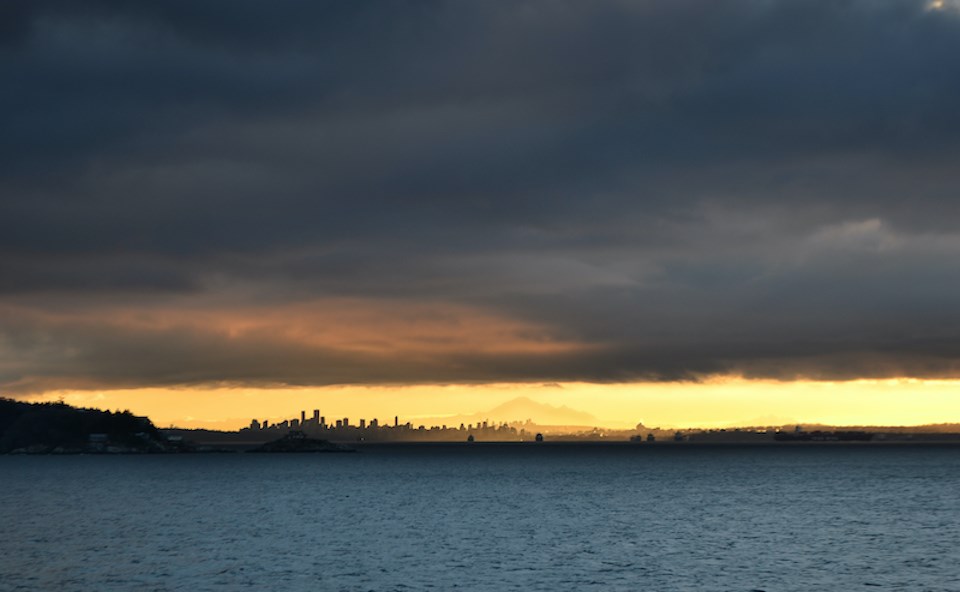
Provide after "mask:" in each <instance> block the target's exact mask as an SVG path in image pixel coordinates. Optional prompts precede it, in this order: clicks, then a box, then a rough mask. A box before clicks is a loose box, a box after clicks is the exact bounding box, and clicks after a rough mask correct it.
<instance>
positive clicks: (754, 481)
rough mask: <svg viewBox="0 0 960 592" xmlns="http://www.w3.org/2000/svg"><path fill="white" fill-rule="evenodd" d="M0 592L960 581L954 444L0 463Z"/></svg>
mask: <svg viewBox="0 0 960 592" xmlns="http://www.w3.org/2000/svg"><path fill="white" fill-rule="evenodd" d="M0 479H2V487H0V527H2V530H3V532H2V536H0V590H2V591H4V592H6V591H11V590H42V591H48V590H49V591H71V590H76V591H85V592H86V591H94V590H96V591H110V590H124V591H126V590H137V591H141V590H142V591H148V590H185V591H186V590H189V591H203V590H211V591H228V590H247V589H249V590H287V591H299V590H311V591H312V590H319V591H324V590H348V591H368V590H376V591H383V590H457V589H462V590H491V591H504V590H525V591H530V590H551V591H553V590H578V591H579V590H604V591H608V590H630V591H635V590H665V591H669V590H709V591H714V590H742V591H745V592H746V591H752V590H766V591H785V590H911V591H923V590H931V591H932V590H952V591H956V590H960V448H952V447H926V446H925V447H885V446H869V445H867V446H816V445H813V446H809V447H805V446H784V447H776V446H770V447H697V446H676V447H668V446H663V447H645V446H644V445H634V446H629V445H622V446H609V445H608V446H599V445H597V446H589V445H569V446H567V445H536V444H530V443H528V444H522V445H481V444H478V445H472V446H470V445H450V446H422V445H421V446H393V447H390V446H379V447H378V446H367V447H364V448H363V449H362V451H361V452H359V453H357V454H343V455H337V454H330V455H324V454H317V455H252V454H222V455H183V456H146V457H136V456H73V457H22V456H19V457H10V456H8V457H0Z"/></svg>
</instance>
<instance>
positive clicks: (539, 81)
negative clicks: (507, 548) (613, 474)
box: [0, 0, 960, 392]
mask: <svg viewBox="0 0 960 592" xmlns="http://www.w3.org/2000/svg"><path fill="white" fill-rule="evenodd" d="M0 77H2V78H0V79H2V80H3V81H4V82H3V89H2V90H0V138H3V140H2V141H0V385H2V386H0V388H4V389H5V390H7V391H12V392H36V391H43V390H48V389H55V388H74V387H77V388H87V387H90V388H93V387H98V388H99V387H111V386H124V387H128V386H138V385H178V384H200V383H214V382H224V383H245V384H271V385H276V384H340V383H409V382H449V381H454V382H455V381H464V382H486V381H503V380H511V381H513V380H517V381H523V380H531V381H533V380H536V381H540V380H591V381H622V380H638V379H657V380H689V379H697V378H699V377H702V376H705V375H710V374H715V373H724V374H726V373H740V374H744V375H747V376H757V377H774V378H782V379H792V378H800V377H806V378H832V379H847V378H857V377H880V376H916V377H933V376H936V377H946V376H952V377H958V376H960V345H958V344H960V312H957V307H956V305H955V303H956V302H957V301H958V298H960V268H958V265H957V261H958V260H960V228H958V220H960V200H958V195H957V191H958V189H957V188H958V187H960V183H958V181H960V170H958V169H957V167H956V163H957V162H958V157H960V111H958V109H957V107H956V105H958V104H960V10H958V9H957V5H956V4H954V3H951V2H949V1H948V2H944V3H938V5H937V7H933V6H932V5H931V4H930V3H928V2H920V1H913V0H862V1H857V0H823V1H821V0H807V1H804V2H793V1H788V0H736V1H734V0H682V1H673V2H654V1H640V0H638V1H627V0H622V1H615V0H610V1H598V2H580V1H573V0H571V1H567V2H565V1H554V0H550V1H548V0H529V1H526V2H514V3H487V2H454V1H430V0H423V1H413V0H411V1H409V2H393V3H312V2H293V1H279V2H271V3H263V2H252V1H249V2H248V1H237V0H231V1H209V2H197V1H192V0H191V1H186V0H184V1H179V0H173V1H167V2H162V3H143V2H139V3H131V2H120V1H116V2H115V1H110V0H100V1H86V2H84V1H79V2H78V1H75V0H74V1H62V2H53V1H50V2H44V1H42V0H41V1H22V2H18V1H13V2H7V3H4V4H3V6H2V7H0ZM289 311H298V313H297V314H292V313H290V312H289ZM357 311H363V312H362V314H361V313H358V312H357ZM331 326H333V327H335V328H336V330H335V331H333V330H328V329H327V328H329V327H331ZM364 344H366V345H364Z"/></svg>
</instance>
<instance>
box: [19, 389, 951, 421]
mask: <svg viewBox="0 0 960 592" xmlns="http://www.w3.org/2000/svg"><path fill="white" fill-rule="evenodd" d="M958 393H960V380H919V379H908V378H903V379H885V380H855V381H847V382H814V381H794V382H775V381H762V380H747V379H743V378H738V377H724V378H715V379H711V380H708V381H705V382H701V383H626V384H592V383H583V382H574V383H550V384H508V383H498V384H487V385H463V384H456V385H410V386H336V387H298V388H242V387H238V388H226V387H220V388H216V387H210V388H193V387H191V388H140V389H122V390H101V391H59V392H49V393H46V394H44V395H41V396H38V397H35V398H33V399H32V400H47V401H53V400H59V399H62V400H63V401H64V402H66V403H69V404H71V405H76V406H81V407H95V408H100V409H113V410H118V409H129V410H130V411H132V412H133V413H135V414H138V415H146V416H148V417H150V418H151V419H152V420H153V421H154V423H156V424H157V425H158V426H168V425H175V426H178V427H191V428H211V429H237V428H240V427H243V426H245V425H247V424H248V423H249V422H250V420H251V419H252V418H257V419H259V420H270V421H279V420H283V419H288V418H292V417H295V416H297V415H298V414H299V412H300V410H308V412H309V410H312V409H321V410H322V411H323V413H324V414H325V415H327V416H329V417H351V418H361V417H363V418H367V419H373V418H378V419H380V420H381V421H383V422H385V421H392V419H393V417H394V416H395V415H399V416H400V417H401V418H402V419H403V420H404V421H411V422H413V423H417V422H420V421H425V422H428V423H429V422H430V421H436V422H438V423H439V422H441V421H442V420H443V418H444V417H453V416H457V415H463V414H476V413H482V412H484V411H485V410H488V409H490V408H492V407H494V406H496V405H498V404H502V403H504V402H506V401H509V400H511V399H514V398H516V397H520V396H523V397H528V398H530V399H532V400H534V401H536V402H539V403H543V404H548V405H554V406H560V405H562V406H567V407H569V408H571V409H575V410H577V411H582V412H586V413H589V414H591V415H593V416H594V417H595V418H596V425H597V426H599V427H607V428H621V429H625V428H630V427H633V426H634V425H636V424H637V423H638V422H643V423H644V424H645V425H647V426H663V427H714V428H715V427H734V426H758V425H785V424H791V423H808V424H813V423H821V424H830V425H876V426H881V425H887V426H890V425H924V424H937V423H952V422H960V396H958ZM514 419H517V420H523V419H527V418H523V417H518V418H514ZM533 419H534V420H535V419H536V418H533Z"/></svg>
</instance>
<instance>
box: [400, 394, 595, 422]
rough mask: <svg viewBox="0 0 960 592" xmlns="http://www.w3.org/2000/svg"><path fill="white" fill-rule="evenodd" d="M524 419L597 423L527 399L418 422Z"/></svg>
mask: <svg viewBox="0 0 960 592" xmlns="http://www.w3.org/2000/svg"><path fill="white" fill-rule="evenodd" d="M528 419H529V420H531V421H532V422H533V423H535V424H537V425H558V426H594V425H597V423H598V422H597V418H596V417H594V416H593V415H591V414H589V413H586V412H584V411H577V410H576V409H571V408H569V407H567V406H566V405H559V406H557V405H549V404H547V403H538V402H537V401H534V400H532V399H530V398H528V397H517V398H516V399H511V400H509V401H507V402H506V403H502V404H500V405H497V406H496V407H494V408H492V409H490V410H488V411H482V412H478V413H473V414H469V415H455V416H451V417H434V418H424V419H421V420H420V421H419V423H423V424H425V425H440V424H446V425H450V426H457V425H459V424H461V423H463V424H471V423H472V424H476V423H478V422H483V421H490V422H494V423H501V422H514V421H521V422H522V421H526V420H528Z"/></svg>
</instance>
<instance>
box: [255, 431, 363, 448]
mask: <svg viewBox="0 0 960 592" xmlns="http://www.w3.org/2000/svg"><path fill="white" fill-rule="evenodd" d="M247 452H356V450H355V449H354V448H350V447H349V446H344V445H343V444H336V443H334V442H330V441H328V440H319V439H316V438H308V437H307V435H306V434H304V433H303V432H301V431H297V430H294V431H291V432H289V433H288V434H287V435H285V436H284V437H282V438H278V439H276V440H272V441H270V442H266V443H264V444H261V445H260V446H257V447H256V448H253V449H251V450H248V451H247Z"/></svg>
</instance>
